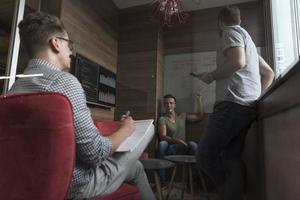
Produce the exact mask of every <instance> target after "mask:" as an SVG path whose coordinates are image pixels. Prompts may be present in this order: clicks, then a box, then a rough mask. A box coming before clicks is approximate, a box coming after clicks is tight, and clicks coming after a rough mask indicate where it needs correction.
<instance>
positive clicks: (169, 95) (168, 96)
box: [164, 94, 176, 103]
mask: <svg viewBox="0 0 300 200" xmlns="http://www.w3.org/2000/svg"><path fill="white" fill-rule="evenodd" d="M169 98H173V99H174V101H175V103H176V98H175V97H174V96H173V95H172V94H166V95H165V96H164V99H169Z"/></svg>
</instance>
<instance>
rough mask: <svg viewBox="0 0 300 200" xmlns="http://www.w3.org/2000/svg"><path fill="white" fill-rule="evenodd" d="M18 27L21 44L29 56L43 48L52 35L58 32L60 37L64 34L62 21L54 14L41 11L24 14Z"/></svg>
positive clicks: (47, 44)
mask: <svg viewBox="0 0 300 200" xmlns="http://www.w3.org/2000/svg"><path fill="white" fill-rule="evenodd" d="M18 27H19V34H20V40H21V44H22V45H23V46H24V47H25V49H26V51H27V53H28V55H29V56H30V57H33V56H34V55H35V54H36V53H38V52H40V51H43V50H45V49H46V48H47V47H48V46H49V41H50V39H51V37H53V35H55V34H58V35H59V36H61V37H63V36H64V35H65V27H64V25H63V23H62V21H61V20H60V19H59V18H57V17H56V16H53V15H50V14H47V13H43V12H36V13H31V14H28V15H26V16H25V18H24V19H23V20H22V21H21V22H20V23H19V25H18Z"/></svg>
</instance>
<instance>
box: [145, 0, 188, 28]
mask: <svg viewBox="0 0 300 200" xmlns="http://www.w3.org/2000/svg"><path fill="white" fill-rule="evenodd" d="M151 6H152V8H153V13H152V17H151V19H158V20H159V22H160V23H161V24H162V25H163V26H164V27H173V26H176V25H179V24H183V23H185V22H187V19H188V17H189V14H188V13H187V12H186V11H185V10H184V8H183V6H182V3H181V0H154V1H153V2H152V3H151Z"/></svg>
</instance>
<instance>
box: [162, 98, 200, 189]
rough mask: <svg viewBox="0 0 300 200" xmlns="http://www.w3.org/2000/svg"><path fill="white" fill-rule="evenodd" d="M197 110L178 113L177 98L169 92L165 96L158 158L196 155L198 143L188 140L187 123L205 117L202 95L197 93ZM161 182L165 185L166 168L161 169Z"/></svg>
mask: <svg viewBox="0 0 300 200" xmlns="http://www.w3.org/2000/svg"><path fill="white" fill-rule="evenodd" d="M195 98H196V104H197V108H196V112H195V113H185V112H183V113H180V114H177V113H176V111H175V108H176V98H175V97H174V96H173V95H171V94H167V95H165V96H164V108H165V113H164V115H163V116H161V117H160V118H159V121H158V132H159V137H160V142H159V151H158V158H164V156H166V155H175V154H177V155H195V154H196V152H197V147H198V145H197V143H195V142H194V141H186V135H185V123H186V121H188V122H195V121H199V120H201V119H202V118H203V106H202V100H201V99H202V96H201V95H199V94H197V95H195ZM160 178H161V182H162V184H163V185H164V183H165V181H166V176H165V170H161V171H160Z"/></svg>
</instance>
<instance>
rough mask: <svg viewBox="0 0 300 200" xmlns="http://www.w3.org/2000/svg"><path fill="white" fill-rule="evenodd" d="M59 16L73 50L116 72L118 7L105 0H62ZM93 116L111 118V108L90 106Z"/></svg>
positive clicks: (112, 116)
mask: <svg viewBox="0 0 300 200" xmlns="http://www.w3.org/2000/svg"><path fill="white" fill-rule="evenodd" d="M61 7H62V8H61V19H62V21H63V22H64V24H65V26H66V29H67V31H68V33H69V35H70V38H71V39H72V40H74V41H75V45H76V52H78V53H80V54H82V55H84V56H86V57H87V58H89V59H91V60H93V61H95V62H96V63H98V64H100V65H102V66H103V67H105V68H107V69H109V70H111V71H113V72H117V56H118V10H117V8H116V7H115V5H114V4H113V3H112V2H111V1H109V0H101V1H96V0H89V1H88V3H87V1H84V0H63V2H62V6H61ZM91 111H92V114H93V117H96V118H104V119H113V118H114V109H111V110H107V109H102V108H98V107H91Z"/></svg>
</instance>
